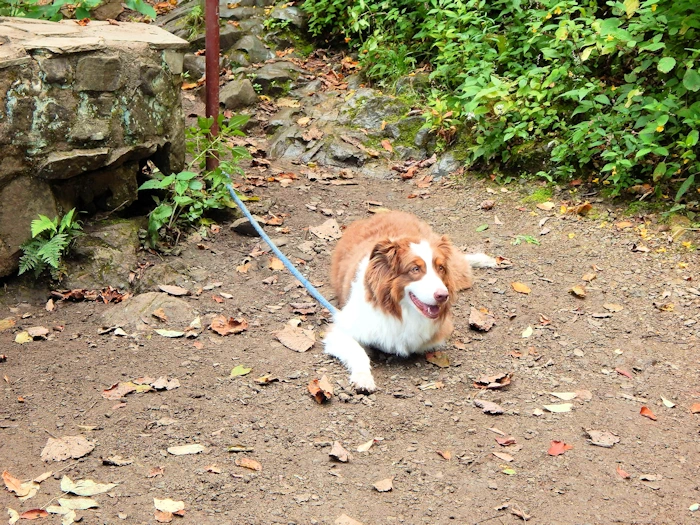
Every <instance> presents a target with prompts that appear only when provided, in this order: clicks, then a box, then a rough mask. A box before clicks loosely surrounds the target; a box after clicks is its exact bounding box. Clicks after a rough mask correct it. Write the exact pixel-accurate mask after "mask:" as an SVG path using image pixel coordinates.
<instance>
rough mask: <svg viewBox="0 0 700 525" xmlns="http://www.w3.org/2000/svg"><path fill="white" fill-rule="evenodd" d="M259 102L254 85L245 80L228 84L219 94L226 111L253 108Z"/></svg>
mask: <svg viewBox="0 0 700 525" xmlns="http://www.w3.org/2000/svg"><path fill="white" fill-rule="evenodd" d="M257 100H258V94H257V93H256V92H255V89H254V88H253V83H252V82H251V81H250V80H248V79H247V78H244V79H243V80H234V81H232V82H229V83H228V84H226V85H225V86H224V87H223V88H221V91H220V93H219V101H220V102H221V104H223V105H224V106H226V109H239V108H244V107H248V106H252V105H253V104H255V103H256V102H257Z"/></svg>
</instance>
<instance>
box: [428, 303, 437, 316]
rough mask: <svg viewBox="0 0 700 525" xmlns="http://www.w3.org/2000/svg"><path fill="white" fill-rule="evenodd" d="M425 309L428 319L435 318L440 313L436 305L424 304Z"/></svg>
mask: <svg viewBox="0 0 700 525" xmlns="http://www.w3.org/2000/svg"><path fill="white" fill-rule="evenodd" d="M425 309H426V310H427V311H428V315H429V316H430V317H436V316H437V314H438V312H439V311H440V307H439V306H438V305H436V304H426V305H425Z"/></svg>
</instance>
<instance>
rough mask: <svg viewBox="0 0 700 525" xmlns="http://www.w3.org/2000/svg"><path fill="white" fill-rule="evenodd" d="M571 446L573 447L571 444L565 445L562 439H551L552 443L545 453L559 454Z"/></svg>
mask: <svg viewBox="0 0 700 525" xmlns="http://www.w3.org/2000/svg"><path fill="white" fill-rule="evenodd" d="M572 448H574V447H572V446H571V445H567V444H566V443H564V442H563V441H552V444H551V445H550V447H549V450H548V451H547V454H549V455H550V456H559V455H561V454H563V453H564V452H566V451H567V450H571V449H572Z"/></svg>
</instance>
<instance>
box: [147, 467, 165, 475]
mask: <svg viewBox="0 0 700 525" xmlns="http://www.w3.org/2000/svg"><path fill="white" fill-rule="evenodd" d="M164 472H165V469H164V468H163V467H153V468H152V469H151V470H149V471H148V474H146V477H147V478H159V477H161V476H162V475H163V473H164Z"/></svg>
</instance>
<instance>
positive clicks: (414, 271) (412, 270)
mask: <svg viewBox="0 0 700 525" xmlns="http://www.w3.org/2000/svg"><path fill="white" fill-rule="evenodd" d="M418 272H420V267H419V266H414V267H413V268H411V273H418Z"/></svg>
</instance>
